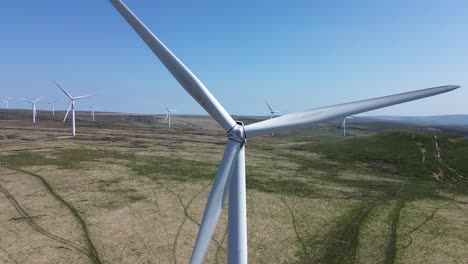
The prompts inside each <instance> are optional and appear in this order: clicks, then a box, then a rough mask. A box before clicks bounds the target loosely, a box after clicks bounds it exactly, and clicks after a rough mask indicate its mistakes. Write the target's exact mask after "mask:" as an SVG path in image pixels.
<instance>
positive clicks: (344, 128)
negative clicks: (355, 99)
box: [341, 116, 353, 137]
mask: <svg viewBox="0 0 468 264" xmlns="http://www.w3.org/2000/svg"><path fill="white" fill-rule="evenodd" d="M346 119H353V117H352V116H346V117H345V118H343V123H342V124H341V126H342V127H343V137H346Z"/></svg>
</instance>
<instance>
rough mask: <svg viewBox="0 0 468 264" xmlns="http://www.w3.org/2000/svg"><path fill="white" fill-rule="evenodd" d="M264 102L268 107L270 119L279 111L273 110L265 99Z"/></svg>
mask: <svg viewBox="0 0 468 264" xmlns="http://www.w3.org/2000/svg"><path fill="white" fill-rule="evenodd" d="M265 104H266V105H267V106H268V109H270V119H272V118H273V116H274V115H275V114H276V113H279V111H275V110H273V108H271V106H270V105H269V104H268V102H267V100H265Z"/></svg>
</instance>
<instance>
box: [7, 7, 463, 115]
mask: <svg viewBox="0 0 468 264" xmlns="http://www.w3.org/2000/svg"><path fill="white" fill-rule="evenodd" d="M125 3H126V4H127V5H128V6H129V7H130V8H131V9H132V10H133V11H134V12H135V13H136V14H137V16H139V17H140V19H141V20H142V21H143V22H144V23H145V24H146V25H147V26H148V27H149V28H150V29H151V30H152V31H153V32H154V33H155V34H156V35H157V36H158V37H159V38H160V39H161V40H162V41H163V42H164V43H165V44H166V45H167V46H168V47H169V48H170V49H171V50H172V51H173V52H174V53H175V54H176V56H178V57H179V59H181V60H182V61H183V62H184V63H185V64H186V65H187V66H188V67H189V68H190V69H191V70H192V72H194V73H195V74H196V75H197V76H198V77H199V79H200V80H201V81H202V82H203V83H204V84H205V85H206V86H207V88H208V89H210V90H211V91H212V93H213V94H214V95H215V96H216V97H217V99H218V100H219V101H220V102H221V104H223V105H224V106H225V108H226V109H227V110H228V112H230V113H231V114H242V115H262V114H265V115H266V114H267V112H268V111H267V109H266V106H265V104H264V101H263V100H264V99H267V100H268V101H269V102H270V104H271V105H272V106H274V107H275V108H276V109H277V110H280V111H281V112H282V113H291V112H297V111H302V110H306V109H311V108H315V107H320V106H326V105H331V104H336V103H343V102H348V101H354V100H359V99H367V98H371V97H377V96H383V95H388V94H393V93H399V92H405V91H410V90H415V89H421V88H428V87H433V86H439V85H446V84H459V85H462V88H460V89H458V90H456V91H454V92H451V93H449V94H444V95H440V96H436V97H432V98H429V99H423V100H421V101H417V102H411V103H407V104H404V105H399V106H394V107H390V108H386V109H383V110H378V111H373V112H369V113H367V115H381V114H385V115H439V114H468V51H467V50H468V15H467V14H468V1H466V0H460V1H441V0H413V1H407V0H401V1H399V0H398V1H397V0H394V1H371V0H369V1H341V0H340V1H310V0H306V1H294V0H292V1H275V0H270V1H260V0H259V1H247V0H240V1H214V0H199V1H186V0H184V1H182V0H172V1H154V0H139V1H137V0H126V1H125ZM0 34H1V35H0V36H1V38H0V97H4V96H11V97H17V98H18V97H20V98H21V97H26V98H34V97H38V96H41V95H45V96H47V98H46V99H44V101H47V100H58V108H61V109H63V108H66V106H67V105H66V104H67V102H66V99H65V97H64V95H63V94H62V93H61V92H60V91H59V90H58V89H57V88H56V87H54V86H53V85H52V80H54V79H55V80H57V81H58V82H59V83H61V84H63V86H64V87H65V88H66V89H68V90H69V91H70V93H71V94H72V95H84V94H90V93H91V94H96V96H95V97H94V98H92V99H89V100H86V99H85V100H83V101H79V102H78V103H77V108H78V109H79V110H87V109H89V107H90V106H96V107H101V108H102V109H103V110H107V111H122V112H136V113H161V112H162V111H163V105H164V104H167V105H168V106H170V107H171V108H174V109H177V110H179V111H178V113H190V114H205V112H204V110H203V109H202V108H201V107H200V106H198V105H197V104H196V103H195V101H194V100H193V99H192V98H191V97H190V96H189V95H188V94H187V93H186V92H185V90H183V88H182V87H180V85H179V84H178V83H177V82H176V81H175V80H174V78H173V77H172V76H171V75H170V74H169V72H168V71H167V70H166V69H165V68H164V67H163V66H162V64H161V63H160V62H159V61H158V60H157V58H156V57H155V56H154V55H153V54H152V53H151V51H150V50H149V49H148V48H147V47H146V45H145V44H144V43H143V41H142V40H141V39H140V38H139V37H138V36H137V35H136V34H135V33H134V32H133V30H132V29H131V28H130V26H129V25H128V24H127V23H126V22H125V21H124V20H123V18H122V17H121V16H120V15H119V14H118V13H117V11H116V10H114V8H113V7H112V6H111V4H110V3H109V2H108V1H105V0H102V1H97V0H80V1H64V0H41V1H39V0H28V1H25V0H15V1H3V2H2V7H1V9H0ZM11 105H12V106H13V107H16V108H29V107H30V106H29V105H28V104H27V103H24V102H19V101H14V102H11ZM39 108H40V109H45V108H47V106H46V105H42V106H39Z"/></svg>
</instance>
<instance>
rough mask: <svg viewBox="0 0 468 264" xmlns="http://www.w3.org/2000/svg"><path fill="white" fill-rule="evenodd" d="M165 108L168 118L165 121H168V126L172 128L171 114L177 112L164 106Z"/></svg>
mask: <svg viewBox="0 0 468 264" xmlns="http://www.w3.org/2000/svg"><path fill="white" fill-rule="evenodd" d="M164 107H166V111H167V114H166V118H165V119H164V121H166V120H167V124H168V126H169V127H171V112H175V111H177V110H172V109H169V108H168V107H167V106H164Z"/></svg>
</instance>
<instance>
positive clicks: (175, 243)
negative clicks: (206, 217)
mask: <svg viewBox="0 0 468 264" xmlns="http://www.w3.org/2000/svg"><path fill="white" fill-rule="evenodd" d="M210 183H211V182H210ZM160 184H161V186H162V187H163V188H164V189H166V190H167V191H168V192H169V193H171V194H172V195H174V196H176V197H177V199H178V200H179V203H180V205H181V206H182V208H183V209H184V220H183V221H182V223H181V224H180V226H179V228H178V229H177V233H176V237H175V238H174V242H173V251H172V252H173V255H174V263H176V264H177V259H176V255H177V254H176V251H177V243H178V240H179V236H180V231H181V230H182V227H183V226H184V225H185V222H186V220H187V219H189V220H190V221H192V222H193V223H195V224H196V225H198V226H200V223H198V222H197V221H195V219H193V218H192V217H191V216H190V215H189V213H188V208H189V207H190V205H191V204H192V202H193V200H195V198H196V197H197V196H198V195H199V194H200V193H202V192H203V190H205V188H207V187H208V186H209V185H210V184H208V185H205V186H203V187H202V188H201V189H200V190H199V191H198V192H197V193H196V194H195V195H194V196H193V197H192V198H191V199H190V200H189V201H188V203H187V204H184V201H183V200H182V197H181V194H182V193H183V192H184V191H185V187H184V188H183V189H182V191H180V192H179V193H176V192H174V191H172V190H171V189H169V188H167V187H166V186H164V185H163V184H162V183H160ZM211 240H212V241H214V242H215V243H216V244H217V245H218V247H219V246H220V243H219V242H218V241H216V240H215V239H214V238H211Z"/></svg>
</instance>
